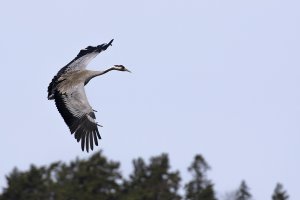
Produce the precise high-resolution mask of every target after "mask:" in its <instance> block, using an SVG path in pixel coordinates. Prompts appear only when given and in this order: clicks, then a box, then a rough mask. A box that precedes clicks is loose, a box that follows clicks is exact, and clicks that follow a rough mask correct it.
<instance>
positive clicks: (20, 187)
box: [0, 165, 49, 200]
mask: <svg viewBox="0 0 300 200" xmlns="http://www.w3.org/2000/svg"><path fill="white" fill-rule="evenodd" d="M45 172H46V170H45V168H44V167H40V168H38V167H36V166H34V165H31V166H30V169H29V170H28V171H27V172H20V171H19V170H18V169H17V168H14V169H13V171H12V172H11V173H10V174H9V176H7V177H6V179H7V185H8V186H7V187H6V188H5V189H4V191H3V193H2V195H1V196H0V199H1V200H10V199H14V200H19V199H20V200H22V199H27V200H39V199H41V200H42V199H47V198H48V196H49V190H48V186H47V183H49V181H48V180H46V179H47V177H46V173H45Z"/></svg>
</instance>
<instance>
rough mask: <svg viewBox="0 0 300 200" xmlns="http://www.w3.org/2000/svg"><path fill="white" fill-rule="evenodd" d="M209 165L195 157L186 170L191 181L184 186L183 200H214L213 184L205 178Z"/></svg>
mask: <svg viewBox="0 0 300 200" xmlns="http://www.w3.org/2000/svg"><path fill="white" fill-rule="evenodd" d="M209 169H210V167H209V165H208V164H207V162H206V161H205V159H204V158H203V157H202V156H201V155H196V156H195V158H194V161H193V163H192V164H191V166H190V167H189V168H188V171H189V172H190V173H191V174H192V176H193V178H192V180H191V181H190V182H189V183H187V184H186V185H185V191H186V193H185V199H187V200H215V199H216V198H215V192H214V188H213V184H212V183H211V181H210V180H208V179H207V178H206V172H207V171H208V170H209Z"/></svg>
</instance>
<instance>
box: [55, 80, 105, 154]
mask: <svg viewBox="0 0 300 200" xmlns="http://www.w3.org/2000/svg"><path fill="white" fill-rule="evenodd" d="M54 99H55V104H56V107H57V109H58V111H59V112H60V114H61V116H62V117H63V119H64V121H65V122H66V124H67V125H68V127H69V129H70V131H71V133H72V134H73V133H74V136H75V139H76V140H77V142H79V141H80V140H81V149H82V151H84V148H86V151H87V152H89V148H91V150H93V148H94V142H95V144H96V146H98V139H101V137H100V134H99V130H98V127H97V126H99V125H98V124H97V122H96V121H95V119H96V116H95V113H94V112H93V109H92V107H91V106H90V104H89V102H88V100H87V97H86V94H85V91H84V85H83V83H82V84H79V85H77V86H75V87H73V88H71V89H70V90H69V91H68V92H66V93H63V94H62V93H60V92H59V91H56V92H55V94H54Z"/></svg>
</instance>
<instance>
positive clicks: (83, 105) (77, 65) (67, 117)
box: [48, 40, 129, 151]
mask: <svg viewBox="0 0 300 200" xmlns="http://www.w3.org/2000/svg"><path fill="white" fill-rule="evenodd" d="M112 41H113V40H111V41H110V42H109V43H108V44H102V45H98V46H96V47H92V46H88V47H87V48H85V49H83V50H81V51H80V52H79V54H78V55H77V57H76V58H75V59H73V60H72V61H71V62H70V63H69V64H67V65H66V66H65V67H63V68H62V69H61V70H60V71H59V72H58V73H57V75H56V76H54V78H53V79H52V82H51V83H50V84H49V86H48V99H49V100H53V99H54V100H55V104H56V107H57V109H58V111H59V112H60V114H61V116H62V117H63V119H64V121H65V122H66V124H67V125H68V127H69V129H70V131H71V133H72V134H73V133H74V136H75V139H76V140H77V141H78V142H79V141H81V148H82V150H84V148H86V150H87V151H89V148H91V149H92V150H93V146H94V143H95V144H96V145H98V139H101V137H100V134H99V130H98V127H97V126H99V125H98V124H97V122H96V121H95V119H96V116H95V113H94V110H93V109H92V107H91V106H90V104H89V102H88V99H87V97H86V94H85V90H84V86H85V85H86V84H87V83H88V82H89V81H90V80H91V79H92V78H94V77H96V76H100V75H102V74H105V73H107V72H109V71H111V70H119V71H129V70H127V69H126V68H125V67H124V66H123V65H115V66H113V67H111V68H109V69H107V70H104V71H92V70H86V69H85V68H86V66H87V65H88V63H89V62H90V61H91V60H92V59H93V58H95V57H96V56H97V55H98V54H99V53H100V52H101V51H104V50H106V49H107V48H108V47H109V46H110V45H111V43H112Z"/></svg>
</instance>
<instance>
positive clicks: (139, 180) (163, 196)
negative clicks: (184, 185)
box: [121, 154, 181, 200]
mask: <svg viewBox="0 0 300 200" xmlns="http://www.w3.org/2000/svg"><path fill="white" fill-rule="evenodd" d="M133 167H134V170H133V173H132V174H131V175H130V180H129V181H127V182H126V183H125V187H124V194H123V198H121V199H124V200H141V199H142V200H180V199H181V197H180V196H179V195H178V193H177V192H178V189H179V182H180V176H179V172H170V166H169V158H168V155H167V154H162V155H161V156H157V157H152V158H151V159H150V164H149V165H146V164H145V162H144V160H143V159H141V158H138V159H136V160H134V161H133Z"/></svg>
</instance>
